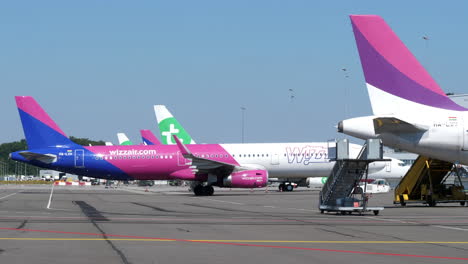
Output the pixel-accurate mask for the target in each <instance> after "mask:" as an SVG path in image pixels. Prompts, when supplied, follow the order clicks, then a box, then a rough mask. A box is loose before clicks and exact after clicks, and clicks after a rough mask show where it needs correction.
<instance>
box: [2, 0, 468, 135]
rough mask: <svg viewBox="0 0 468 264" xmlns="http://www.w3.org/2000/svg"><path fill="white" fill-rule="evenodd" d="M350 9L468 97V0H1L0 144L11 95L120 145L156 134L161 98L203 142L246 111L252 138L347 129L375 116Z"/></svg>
mask: <svg viewBox="0 0 468 264" xmlns="http://www.w3.org/2000/svg"><path fill="white" fill-rule="evenodd" d="M349 14H378V15H381V16H382V17H383V18H384V19H385V20H386V21H387V22H388V23H389V24H390V26H391V27H392V28H393V29H394V31H395V32H396V33H397V34H398V35H399V36H400V37H401V39H402V40H403V42H405V43H406V45H407V46H408V47H409V48H410V50H411V51H412V52H413V53H414V54H415V55H416V57H417V58H418V59H419V60H420V61H421V62H422V63H423V65H425V66H426V68H427V69H428V70H429V72H430V73H431V74H432V75H433V77H434V78H435V79H436V81H437V82H438V83H439V85H440V86H441V87H442V89H444V90H445V91H447V92H455V93H468V89H467V88H468V87H467V86H466V84H465V83H466V81H465V80H466V79H465V77H466V75H467V72H466V68H467V67H466V61H467V59H468V55H467V52H466V51H467V47H468V35H467V34H466V32H467V31H466V29H467V28H468V15H467V14H468V2H467V1H309V0H304V1H294V0H291V1H273V0H265V1H252V0H236V1H219V0H211V1H204V0H197V1H191V0H187V1H117V0H112V1H84V0H82V1H62V0H60V1H3V2H2V3H1V4H0V35H1V38H0V50H1V51H0V53H1V56H0V72H1V74H0V91H1V96H0V124H1V126H0V127H1V130H0V143H3V142H9V141H12V140H19V139H21V138H23V132H22V128H21V124H20V120H19V116H18V112H17V109H16V106H15V103H14V98H13V97H14V96H15V95H31V96H34V97H35V98H36V100H37V101H38V102H39V103H40V104H41V105H42V106H43V107H44V108H45V109H46V111H47V112H48V113H49V114H50V115H51V116H52V118H53V119H54V120H55V121H56V122H57V123H58V125H59V126H60V127H61V128H62V129H63V130H64V131H65V133H67V134H68V135H72V136H76V137H89V138H92V139H102V140H106V141H113V142H114V143H116V141H117V140H116V136H115V134H116V133H117V132H125V133H127V134H128V136H129V137H130V138H131V139H132V140H133V141H135V142H140V137H139V134H138V130H139V129H143V128H146V129H152V130H153V131H154V132H156V121H155V115H154V112H153V107H152V106H153V105H154V104H165V105H167V106H168V108H169V110H171V111H172V112H173V114H174V115H175V116H176V118H178V119H179V121H180V122H181V123H182V125H184V126H185V128H186V129H187V130H188V131H189V133H191V135H192V137H193V138H194V139H195V140H196V141H197V142H199V143H237V142H240V141H241V116H242V115H241V112H242V110H241V107H245V108H246V110H245V117H246V118H245V141H246V142H286V141H291V142H301V141H324V140H327V139H332V138H335V137H343V135H341V134H338V133H336V132H335V131H336V129H335V128H334V126H335V125H336V123H337V122H338V121H339V120H341V119H344V118H345V117H348V118H349V117H354V116H361V115H369V114H371V109H370V103H369V100H368V97H367V92H366V89H365V84H364V79H363V74H362V71H361V65H360V62H359V57H358V54H357V50H356V45H355V42H354V36H353V34H352V28H351V24H350V21H349V18H348V15H349ZM424 35H427V36H429V40H428V41H425V40H423V39H422V36H424ZM342 68H346V69H347V72H348V75H349V78H345V73H344V72H343V71H342V70H341V69H342ZM289 89H293V95H294V99H291V98H290V96H291V92H290V91H289ZM345 109H348V110H347V111H345Z"/></svg>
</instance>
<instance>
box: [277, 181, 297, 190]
mask: <svg viewBox="0 0 468 264" xmlns="http://www.w3.org/2000/svg"><path fill="white" fill-rule="evenodd" d="M278 189H279V190H280V192H292V191H293V190H294V186H293V185H292V184H290V183H281V184H280V185H279V186H278Z"/></svg>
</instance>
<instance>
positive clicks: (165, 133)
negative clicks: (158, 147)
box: [159, 117, 192, 145]
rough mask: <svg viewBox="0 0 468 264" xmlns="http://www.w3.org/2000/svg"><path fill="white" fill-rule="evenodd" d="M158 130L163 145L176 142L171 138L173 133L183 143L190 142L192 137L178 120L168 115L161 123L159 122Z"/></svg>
mask: <svg viewBox="0 0 468 264" xmlns="http://www.w3.org/2000/svg"><path fill="white" fill-rule="evenodd" d="M159 130H160V132H161V139H162V143H163V144H165V145H172V144H175V143H176V142H175V141H174V138H172V136H173V135H176V136H177V137H178V138H179V139H180V141H181V142H182V143H184V144H190V142H191V141H192V138H191V137H190V135H189V134H188V133H187V131H185V129H183V128H182V126H181V125H180V124H179V122H178V121H177V120H176V119H175V118H173V117H169V118H166V119H164V120H163V121H161V123H159Z"/></svg>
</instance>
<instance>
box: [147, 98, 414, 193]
mask: <svg viewBox="0 0 468 264" xmlns="http://www.w3.org/2000/svg"><path fill="white" fill-rule="evenodd" d="M154 112H155V115H156V120H157V122H158V127H159V132H160V135H161V138H165V137H172V135H176V136H177V137H183V138H185V140H186V141H187V142H189V141H190V142H195V141H194V140H193V138H192V137H191V136H190V134H189V133H188V132H187V130H185V128H184V127H182V125H181V124H180V122H179V121H177V119H176V118H175V117H174V116H173V115H172V114H171V112H170V111H169V110H168V109H167V107H166V106H165V105H155V106H154ZM166 144H168V145H170V144H175V142H174V143H172V141H169V140H168V141H166ZM192 144H193V143H192ZM314 144H322V145H326V142H323V143H314ZM350 147H351V148H352V149H353V150H352V151H353V152H354V153H356V152H358V151H359V150H360V149H361V146H359V145H355V144H352V145H351V146H350ZM322 150H323V151H324V154H323V155H326V156H328V149H325V148H324V149H322ZM296 151H298V150H296ZM289 152H290V151H289ZM286 153H288V150H286ZM287 155H288V154H287ZM294 155H295V153H294V150H293V153H292V155H291V154H290V155H289V157H294ZM288 162H289V160H288ZM402 163H403V162H402V161H400V160H398V159H393V158H392V159H391V161H388V162H385V163H383V162H374V163H371V164H370V165H369V168H370V169H369V171H370V172H371V173H370V174H369V179H380V178H384V179H389V178H401V177H403V176H404V175H405V173H406V171H407V170H408V168H409V167H408V166H402ZM322 167H323V164H320V163H315V164H314V165H311V166H310V167H309V173H308V174H307V175H304V176H303V177H298V176H295V175H290V174H287V173H285V174H282V175H278V176H277V177H276V178H274V180H273V179H271V180H270V181H273V182H279V183H280V185H279V189H280V190H283V191H292V190H293V184H292V183H296V184H298V185H299V186H309V185H310V184H311V183H312V184H314V183H319V182H322V181H323V179H326V178H327V177H328V174H329V173H328V174H327V175H326V176H325V177H322V175H323V173H322V172H321V171H322V170H323V168H322ZM330 168H331V167H330ZM383 168H384V169H383ZM316 170H318V173H317V172H316Z"/></svg>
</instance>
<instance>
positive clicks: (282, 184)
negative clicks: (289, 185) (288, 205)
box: [278, 183, 284, 192]
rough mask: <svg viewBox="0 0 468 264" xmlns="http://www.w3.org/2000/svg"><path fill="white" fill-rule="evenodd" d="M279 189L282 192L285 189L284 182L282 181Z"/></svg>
mask: <svg viewBox="0 0 468 264" xmlns="http://www.w3.org/2000/svg"><path fill="white" fill-rule="evenodd" d="M278 190H279V191H280V192H281V191H284V183H281V184H280V185H279V186H278Z"/></svg>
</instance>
